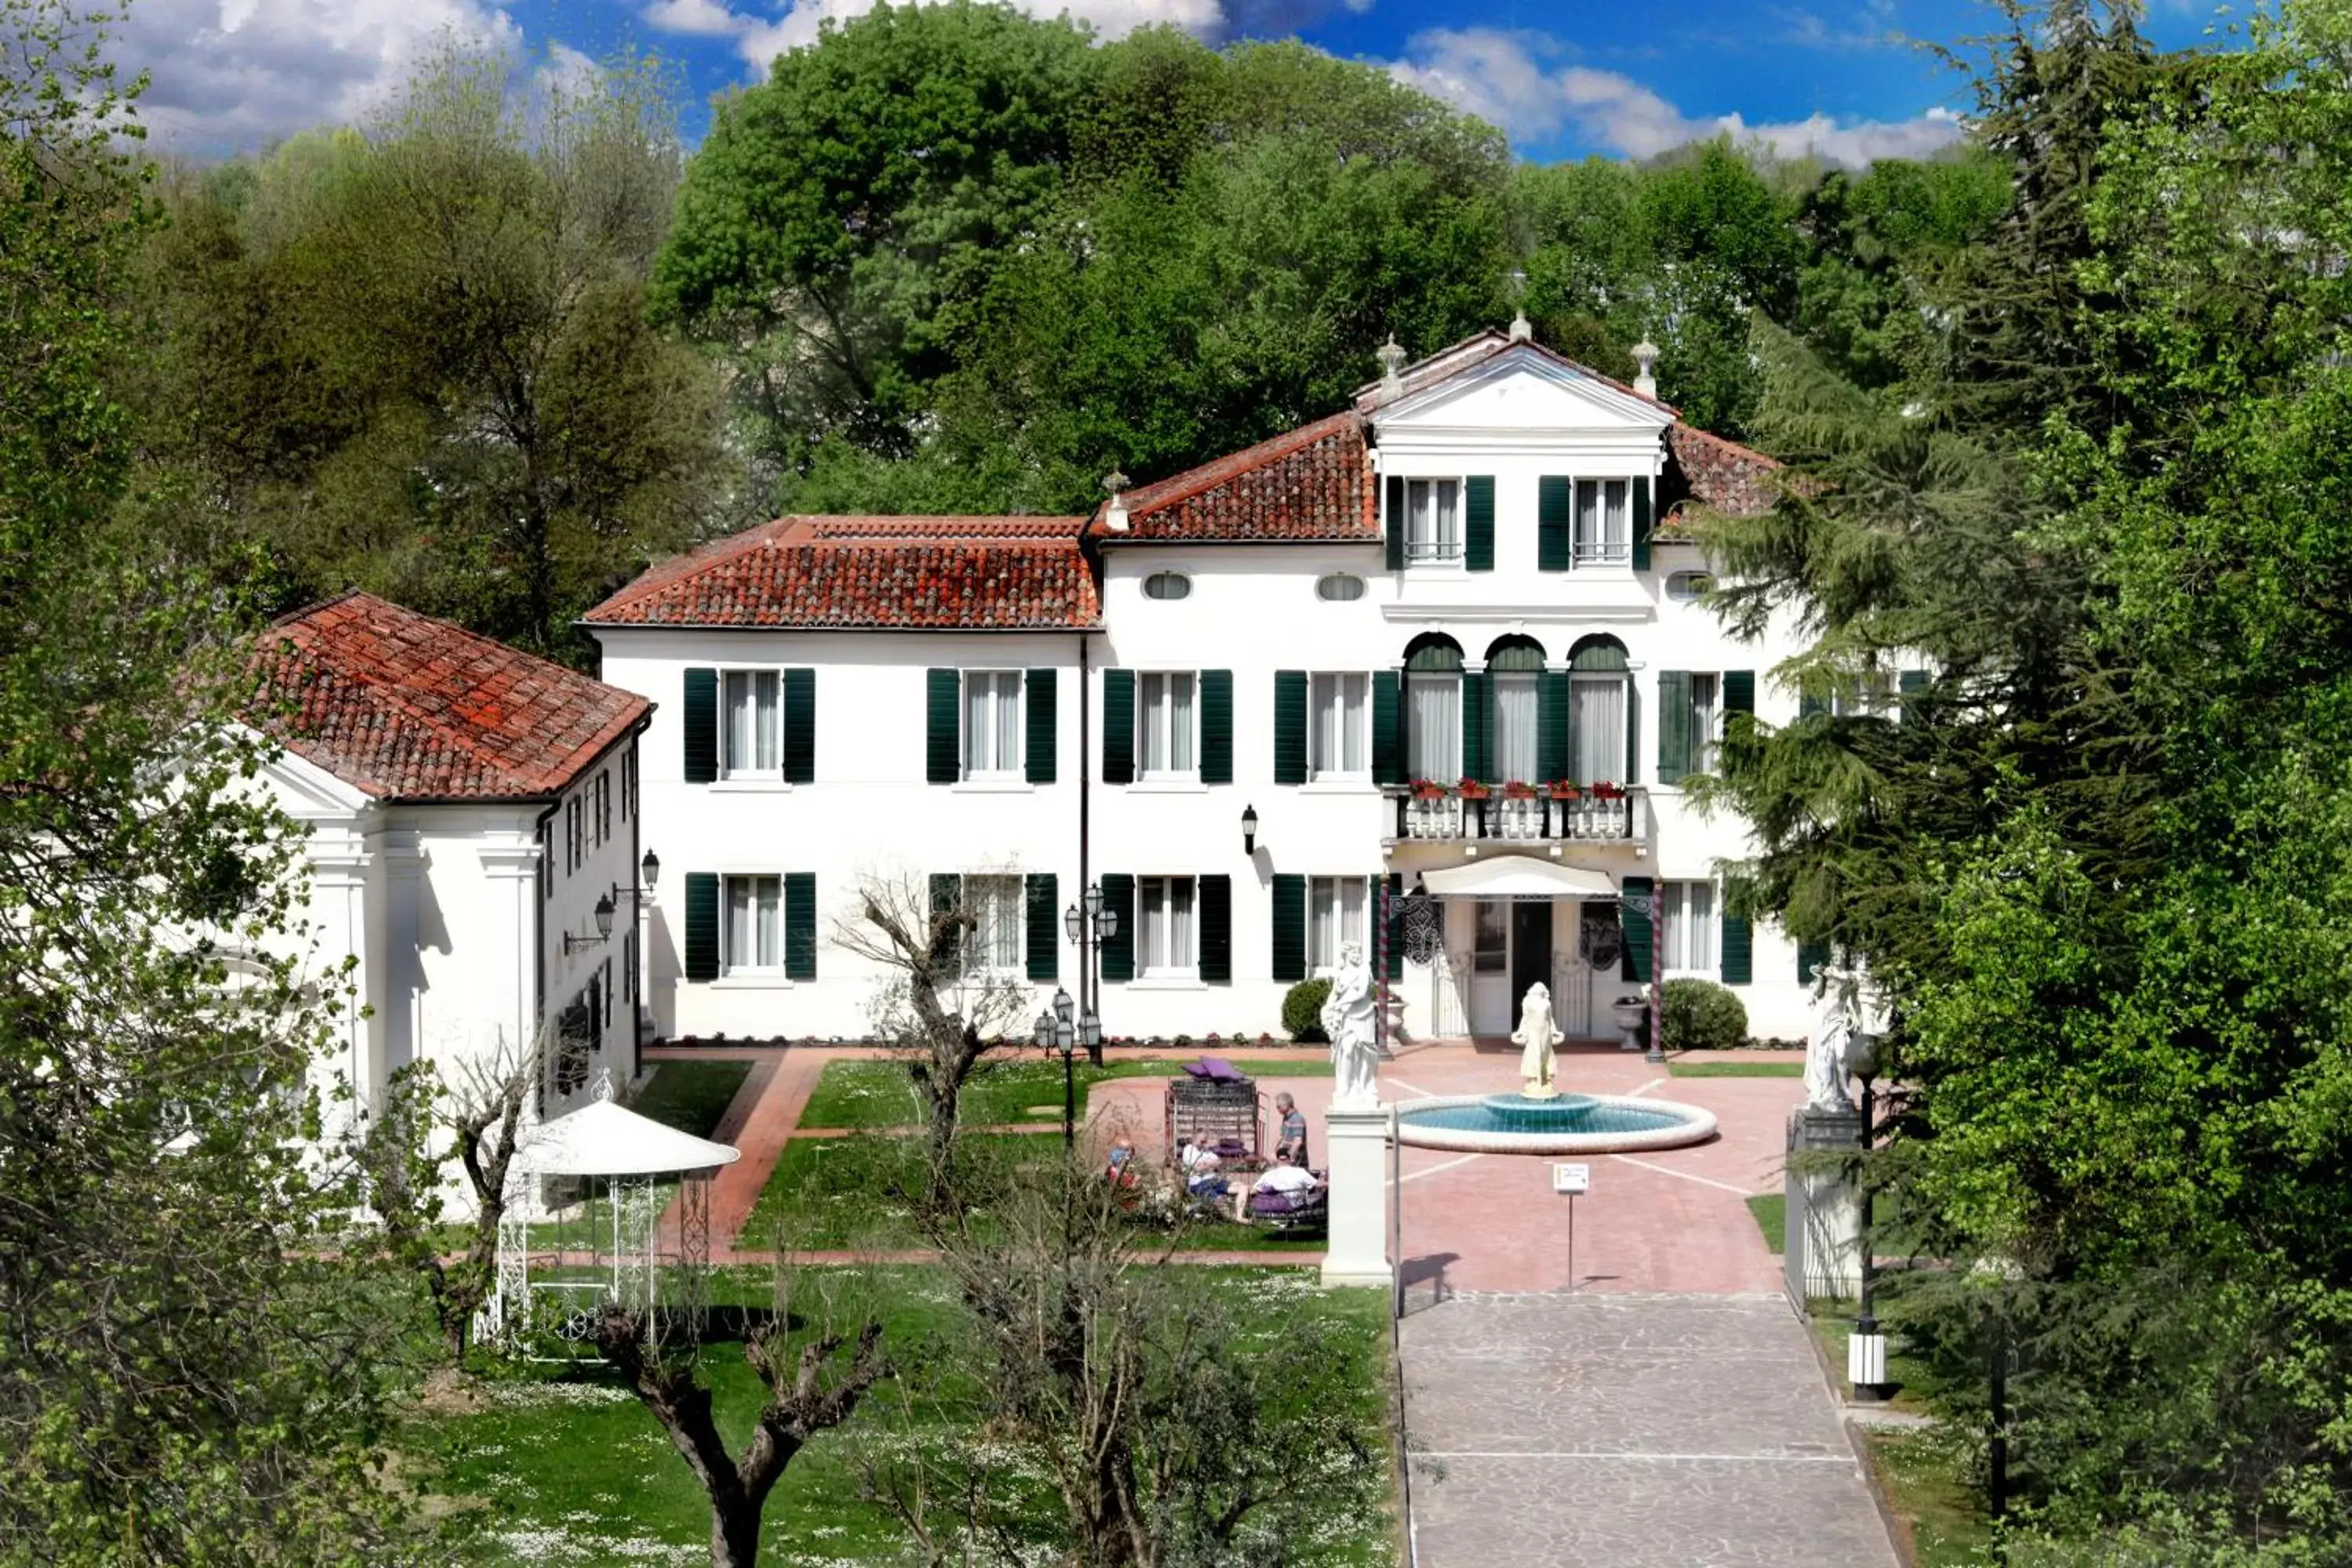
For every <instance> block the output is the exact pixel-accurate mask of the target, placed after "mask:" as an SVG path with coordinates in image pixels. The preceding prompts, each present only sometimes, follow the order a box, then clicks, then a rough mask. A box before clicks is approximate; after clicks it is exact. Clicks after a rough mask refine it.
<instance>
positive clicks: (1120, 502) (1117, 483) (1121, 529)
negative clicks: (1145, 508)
mask: <svg viewBox="0 0 2352 1568" xmlns="http://www.w3.org/2000/svg"><path fill="white" fill-rule="evenodd" d="M1128 485H1129V479H1128V477H1127V476H1126V475H1125V474H1122V473H1120V472H1119V471H1118V469H1117V468H1113V469H1112V470H1111V471H1110V472H1109V473H1108V474H1105V475H1104V476H1103V489H1107V490H1108V491H1109V492H1110V506H1109V507H1108V509H1107V510H1105V511H1104V512H1103V526H1104V527H1106V528H1108V529H1109V530H1110V531H1112V532H1113V533H1125V532H1126V531H1127V487H1128Z"/></svg>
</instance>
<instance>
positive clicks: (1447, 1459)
mask: <svg viewBox="0 0 2352 1568" xmlns="http://www.w3.org/2000/svg"><path fill="white" fill-rule="evenodd" d="M1402 1344H1403V1354H1404V1372H1405V1389H1406V1392H1405V1418H1406V1427H1407V1434H1408V1442H1409V1443H1410V1445H1411V1447H1412V1456H1413V1458H1412V1505H1413V1520H1414V1527H1415V1528H1414V1536H1415V1541H1416V1543H1417V1548H1418V1554H1419V1562H1420V1564H1421V1568H1538V1565H1544V1568H1549V1565H1553V1564H1558V1565H1559V1568H1584V1565H1590V1568H1894V1564H1895V1554H1894V1551H1893V1549H1892V1547H1891V1546H1890V1545H1889V1544H1888V1542H1887V1537H1886V1531H1885V1526H1884V1525H1883V1524H1882V1523H1881V1521H1880V1518H1879V1514H1878V1510H1877V1506H1876V1504H1875V1503H1874V1501H1873V1500H1872V1499H1871V1495H1870V1490H1869V1485H1868V1483H1867V1482H1866V1481H1865V1480H1864V1477H1863V1475H1862V1471H1861V1468H1860V1466H1859V1464H1858V1463H1857V1461H1856V1460H1855V1458H1854V1456H1853V1448H1852V1447H1850V1446H1849V1444H1848V1442H1847V1440H1846V1436H1845V1432H1844V1430H1843V1424H1842V1422H1841V1420H1840V1418H1839V1415H1838V1412H1837V1410H1836V1407H1835V1406H1834V1405H1832V1403H1831V1399H1830V1394H1829V1392H1828V1390H1827V1388H1826V1387H1825V1385H1824V1384H1823V1382H1822V1374H1821V1371H1820V1367H1819V1364H1818V1363H1816V1361H1815V1360H1814V1357H1813V1352H1812V1348H1811V1345H1810V1344H1809V1343H1808V1342H1807V1341H1806V1338H1805V1329H1804V1327H1803V1325H1801V1323H1799V1322H1798V1321H1796V1319H1795V1318H1794V1317H1793V1316H1792V1315H1791V1314H1790V1310H1789V1309H1788V1306H1787V1305H1786V1304H1785V1303H1784V1302H1783V1301H1782V1300H1780V1298H1779V1297H1778V1296H1775V1295H1760V1294H1758V1295H1705V1296H1699V1295H1643V1294H1633V1293H1619V1294H1601V1293H1589V1294H1588V1293H1580V1294H1575V1295H1570V1294H1565V1293H1551V1294H1542V1295H1534V1294H1528V1295H1504V1294H1488V1293H1482V1292H1475V1291H1474V1292H1465V1293H1462V1294H1457V1295H1454V1296H1453V1297H1451V1298H1449V1299H1447V1300H1443V1301H1440V1302H1438V1303H1436V1304H1435V1305H1433V1306H1430V1307H1427V1308H1424V1309H1423V1310H1418V1311H1415V1312H1414V1313H1413V1314H1412V1315H1411V1316H1410V1317H1408V1318H1407V1319H1406V1320H1405V1321H1404V1324H1403V1328H1402Z"/></svg>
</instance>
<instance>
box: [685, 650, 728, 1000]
mask: <svg viewBox="0 0 2352 1568" xmlns="http://www.w3.org/2000/svg"><path fill="white" fill-rule="evenodd" d="M679 728H680V729H682V730H683V731H685V732H686V782H687V783H688V784H709V783H710V782H711V781H712V780H713V779H715V778H717V777H718V776H719V672H718V671H717V670H715V669H689V670H688V671H687V672H686V714H685V719H684V721H683V722H682V723H681V724H680V726H679ZM711 951H712V952H714V953H715V952H717V951H718V950H717V949H716V948H714V949H712V950H711Z"/></svg>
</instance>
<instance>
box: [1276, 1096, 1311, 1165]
mask: <svg viewBox="0 0 2352 1568" xmlns="http://www.w3.org/2000/svg"><path fill="white" fill-rule="evenodd" d="M1274 1109H1275V1111H1276V1114H1278V1115H1279V1116H1280V1117H1281V1118H1282V1126H1281V1130H1280V1131H1277V1132H1276V1134H1275V1138H1274V1155H1275V1158H1276V1159H1277V1160H1279V1159H1282V1158H1284V1157H1285V1156H1287V1157H1288V1158H1289V1160H1290V1162H1291V1163H1293V1164H1295V1165H1297V1166H1298V1167H1299V1168H1300V1169H1301V1170H1304V1169H1306V1167H1307V1113H1306V1112H1305V1111H1303V1110H1299V1109H1298V1102H1297V1100H1293V1099H1291V1098H1290V1095H1289V1092H1288V1091H1287V1090H1286V1091H1284V1092H1283V1093H1281V1094H1277V1095H1276V1096H1275V1097H1274Z"/></svg>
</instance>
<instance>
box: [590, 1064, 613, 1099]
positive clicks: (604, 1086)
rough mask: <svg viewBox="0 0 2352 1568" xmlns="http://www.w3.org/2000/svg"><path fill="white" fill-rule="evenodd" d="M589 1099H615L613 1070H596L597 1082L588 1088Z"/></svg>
mask: <svg viewBox="0 0 2352 1568" xmlns="http://www.w3.org/2000/svg"><path fill="white" fill-rule="evenodd" d="M588 1098H589V1099H591V1100H610V1099H612V1098H613V1069H612V1068H597V1069H596V1078H595V1081H594V1082H593V1083H591V1084H590V1085H589V1086H588Z"/></svg>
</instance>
